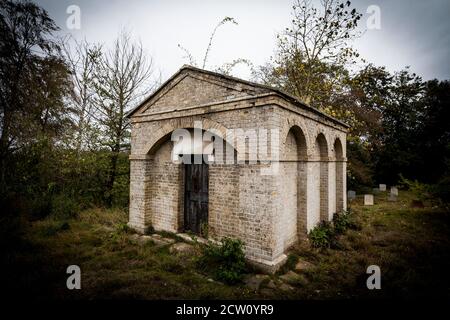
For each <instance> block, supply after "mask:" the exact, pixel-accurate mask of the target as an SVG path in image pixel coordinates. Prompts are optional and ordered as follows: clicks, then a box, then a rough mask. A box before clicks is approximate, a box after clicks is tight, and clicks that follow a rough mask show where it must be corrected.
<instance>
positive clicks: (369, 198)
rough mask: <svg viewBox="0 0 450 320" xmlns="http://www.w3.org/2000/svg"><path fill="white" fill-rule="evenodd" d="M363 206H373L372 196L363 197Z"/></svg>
mask: <svg viewBox="0 0 450 320" xmlns="http://www.w3.org/2000/svg"><path fill="white" fill-rule="evenodd" d="M364 205H365V206H373V194H365V195H364Z"/></svg>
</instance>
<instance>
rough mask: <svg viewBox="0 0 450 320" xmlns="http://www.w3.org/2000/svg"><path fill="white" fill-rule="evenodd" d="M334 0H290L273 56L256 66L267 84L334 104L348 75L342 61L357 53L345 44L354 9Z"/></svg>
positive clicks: (313, 100)
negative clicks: (288, 19)
mask: <svg viewBox="0 0 450 320" xmlns="http://www.w3.org/2000/svg"><path fill="white" fill-rule="evenodd" d="M350 5H351V3H350V1H347V2H345V3H343V2H339V1H335V0H323V1H321V6H320V8H316V7H315V6H313V5H312V2H311V1H309V0H297V1H296V2H295V4H294V5H293V13H292V15H293V19H292V24H291V27H288V28H286V30H285V31H284V32H282V33H280V34H278V36H277V38H278V47H277V51H276V55H275V58H274V59H272V61H271V62H269V63H268V64H266V65H265V66H263V67H261V68H260V69H259V70H258V71H256V74H255V76H256V77H257V78H259V79H260V80H261V81H263V82H265V83H266V84H269V85H273V86H276V87H279V88H281V89H284V90H285V91H287V92H289V93H291V94H293V95H295V96H298V97H300V98H301V99H302V100H303V101H305V102H307V103H309V104H311V105H312V106H314V107H316V108H324V107H328V106H330V105H332V104H333V103H332V101H333V95H334V94H338V93H339V92H340V91H341V90H342V81H343V80H344V79H345V78H346V77H347V74H348V73H347V70H346V69H345V65H347V64H348V63H351V62H352V61H353V60H352V59H353V58H354V57H357V56H358V54H357V53H356V52H355V51H354V50H353V49H352V48H351V46H350V45H349V40H351V39H353V38H355V37H357V36H358V35H359V33H358V32H357V30H356V28H357V25H358V21H359V20H360V18H361V14H359V13H358V12H357V11H356V9H351V8H350Z"/></svg>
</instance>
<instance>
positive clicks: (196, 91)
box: [132, 68, 268, 115]
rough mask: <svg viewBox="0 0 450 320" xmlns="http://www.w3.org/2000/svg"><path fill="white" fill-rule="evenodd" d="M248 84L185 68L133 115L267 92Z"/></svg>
mask: <svg viewBox="0 0 450 320" xmlns="http://www.w3.org/2000/svg"><path fill="white" fill-rule="evenodd" d="M267 91H268V90H267V89H264V88H259V87H255V86H252V85H250V84H247V83H245V82H240V81H234V80H233V79H232V78H230V77H221V76H220V75H216V74H213V73H211V74H210V73H205V72H199V71H197V70H195V69H192V68H184V69H183V68H182V69H181V70H180V71H179V72H178V73H177V74H175V75H174V76H173V77H172V78H171V79H169V80H168V81H167V82H166V83H164V84H163V85H162V86H161V87H160V88H159V89H158V90H157V91H156V92H155V93H154V94H153V95H152V96H150V97H149V98H147V100H146V101H144V103H142V104H141V105H140V106H139V107H138V108H137V109H136V110H134V111H133V112H132V113H133V114H136V115H142V114H155V113H162V112H171V111H174V110H182V109H186V108H190V107H195V106H201V105H207V104H210V103H215V102H221V101H227V100H232V99H237V98H242V97H249V96H252V95H256V94H260V93H264V92H267Z"/></svg>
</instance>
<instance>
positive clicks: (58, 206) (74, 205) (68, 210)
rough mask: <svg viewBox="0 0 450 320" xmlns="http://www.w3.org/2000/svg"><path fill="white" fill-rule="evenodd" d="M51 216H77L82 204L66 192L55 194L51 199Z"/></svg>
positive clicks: (67, 217) (63, 218)
mask: <svg viewBox="0 0 450 320" xmlns="http://www.w3.org/2000/svg"><path fill="white" fill-rule="evenodd" d="M50 210H51V216H52V217H53V218H55V219H57V220H67V219H71V218H75V217H76V216H77V215H78V212H79V211H80V206H79V204H78V202H77V201H75V200H74V199H73V198H72V197H69V196H67V195H65V194H59V195H55V196H54V197H53V198H52V201H51V209H50Z"/></svg>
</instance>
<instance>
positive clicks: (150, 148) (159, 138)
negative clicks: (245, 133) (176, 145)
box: [144, 117, 233, 155]
mask: <svg viewBox="0 0 450 320" xmlns="http://www.w3.org/2000/svg"><path fill="white" fill-rule="evenodd" d="M196 121H201V123H202V129H203V130H206V131H208V130H212V131H217V132H220V133H221V135H222V137H224V140H225V141H227V142H228V141H229V139H228V138H229V137H228V136H227V133H228V130H227V128H226V127H225V126H223V125H221V124H220V123H218V122H215V121H212V120H209V119H196V118H192V117H191V118H185V119H172V120H169V121H168V122H167V123H166V124H164V125H163V126H162V127H161V128H160V129H159V130H157V131H156V132H155V134H154V135H153V136H152V138H151V140H150V141H149V142H148V143H147V144H146V146H145V148H144V152H145V154H149V155H152V154H154V152H155V151H156V150H157V149H158V148H159V146H160V145H161V144H162V143H164V142H166V141H167V139H169V138H170V134H171V133H172V132H173V131H174V130H176V129H187V128H194V126H195V122H196ZM231 145H233V144H231Z"/></svg>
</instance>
